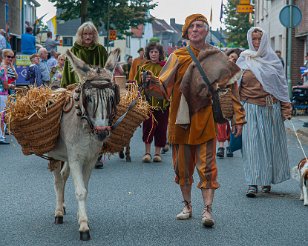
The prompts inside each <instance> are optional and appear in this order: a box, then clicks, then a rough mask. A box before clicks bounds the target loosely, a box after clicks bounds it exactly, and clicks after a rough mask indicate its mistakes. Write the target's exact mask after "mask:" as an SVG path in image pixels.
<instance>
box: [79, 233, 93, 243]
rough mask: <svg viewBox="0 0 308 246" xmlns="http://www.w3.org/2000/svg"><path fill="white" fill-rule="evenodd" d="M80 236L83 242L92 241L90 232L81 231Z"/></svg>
mask: <svg viewBox="0 0 308 246" xmlns="http://www.w3.org/2000/svg"><path fill="white" fill-rule="evenodd" d="M79 234H80V240H81V241H89V240H90V239H91V236H90V231H80V232H79Z"/></svg>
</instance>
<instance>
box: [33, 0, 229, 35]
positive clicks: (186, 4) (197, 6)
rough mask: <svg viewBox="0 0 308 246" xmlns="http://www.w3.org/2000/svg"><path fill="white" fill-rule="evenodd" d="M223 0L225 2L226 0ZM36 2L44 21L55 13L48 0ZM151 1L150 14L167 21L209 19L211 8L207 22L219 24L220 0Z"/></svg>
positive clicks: (215, 26) (214, 27) (217, 26)
mask: <svg viewBox="0 0 308 246" xmlns="http://www.w3.org/2000/svg"><path fill="white" fill-rule="evenodd" d="M223 1H224V4H226V2H227V0H223ZM37 2H39V3H40V4H41V7H39V8H37V16H38V17H41V16H42V15H44V14H46V13H48V15H47V16H46V17H45V18H44V21H45V22H46V21H48V20H49V19H50V18H52V17H53V16H54V15H55V13H56V9H55V8H54V7H53V5H52V3H50V2H48V0H37ZM153 2H157V3H158V6H157V7H156V8H155V9H154V10H153V11H151V14H152V15H153V16H154V17H156V18H159V19H164V20H166V21H167V22H168V23H169V20H170V18H175V22H176V23H178V24H183V23H184V21H185V17H186V16H188V15H190V14H194V13H200V14H204V15H205V16H206V17H207V18H208V20H210V12H211V8H212V10H213V15H212V20H213V21H212V24H211V23H209V24H210V25H211V26H212V27H213V29H216V28H219V27H220V25H221V23H220V21H219V17H220V5H221V0H154V1H153Z"/></svg>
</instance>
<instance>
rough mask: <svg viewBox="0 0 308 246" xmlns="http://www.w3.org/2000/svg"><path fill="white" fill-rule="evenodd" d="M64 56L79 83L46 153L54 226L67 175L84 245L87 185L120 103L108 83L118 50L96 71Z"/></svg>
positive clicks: (60, 211)
mask: <svg viewBox="0 0 308 246" xmlns="http://www.w3.org/2000/svg"><path fill="white" fill-rule="evenodd" d="M66 54H67V57H68V59H69V61H70V63H71V65H72V67H73V69H74V70H75V72H76V73H77V75H78V76H79V79H80V80H79V81H81V82H80V84H79V85H78V87H77V88H76V89H75V90H74V92H73V95H72V97H71V98H70V107H69V106H66V107H67V108H70V110H69V109H68V110H66V109H64V113H63V116H62V119H61V130H60V136H59V139H58V142H57V144H56V147H55V148H54V149H53V150H52V151H50V152H49V153H48V156H49V157H50V158H53V159H54V160H59V161H51V162H50V163H49V164H50V167H52V168H51V169H52V171H53V174H54V178H55V185H54V187H55V192H56V209H55V223H56V224H62V223H63V215H64V214H65V205H64V189H65V183H66V180H67V178H68V176H69V174H70V173H71V175H72V178H73V182H74V186H75V195H76V199H77V202H78V213H77V218H78V223H79V232H80V240H83V241H87V240H89V239H90V238H91V237H90V231H89V225H88V216H87V213H86V198H87V193H88V182H89V178H90V175H91V172H92V169H93V168H94V166H95V163H96V160H97V158H98V156H99V153H100V151H101V149H102V146H103V142H104V140H106V138H107V137H108V136H109V135H110V131H111V123H112V120H113V117H114V115H115V113H116V105H117V104H118V103H119V100H120V96H119V89H118V86H117V85H116V84H115V83H113V82H112V81H113V70H114V67H115V66H116V62H117V61H118V57H119V55H120V50H119V49H116V50H114V51H113V52H112V53H111V54H110V56H109V58H108V60H107V62H106V65H105V67H104V68H100V69H99V68H97V69H94V68H92V67H90V66H88V65H87V64H85V63H84V62H83V61H82V60H80V59H78V58H77V57H76V56H74V55H73V54H72V53H71V52H70V51H69V50H68V51H67V52H66ZM74 101H75V103H74ZM73 104H75V107H73Z"/></svg>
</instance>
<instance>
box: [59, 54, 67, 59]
mask: <svg viewBox="0 0 308 246" xmlns="http://www.w3.org/2000/svg"><path fill="white" fill-rule="evenodd" d="M59 58H63V59H64V60H65V58H66V56H65V54H60V55H59V56H58V59H59Z"/></svg>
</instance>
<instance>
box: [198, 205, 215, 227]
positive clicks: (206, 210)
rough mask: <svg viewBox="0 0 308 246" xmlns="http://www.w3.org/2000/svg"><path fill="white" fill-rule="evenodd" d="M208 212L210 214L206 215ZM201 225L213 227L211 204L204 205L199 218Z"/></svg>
mask: <svg viewBox="0 0 308 246" xmlns="http://www.w3.org/2000/svg"><path fill="white" fill-rule="evenodd" d="M207 214H209V215H210V216H208V215H207ZM201 222H202V225H203V226H205V227H213V226H214V224H215V222H214V220H213V218H212V205H205V207H204V209H203V213H202V219H201Z"/></svg>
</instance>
